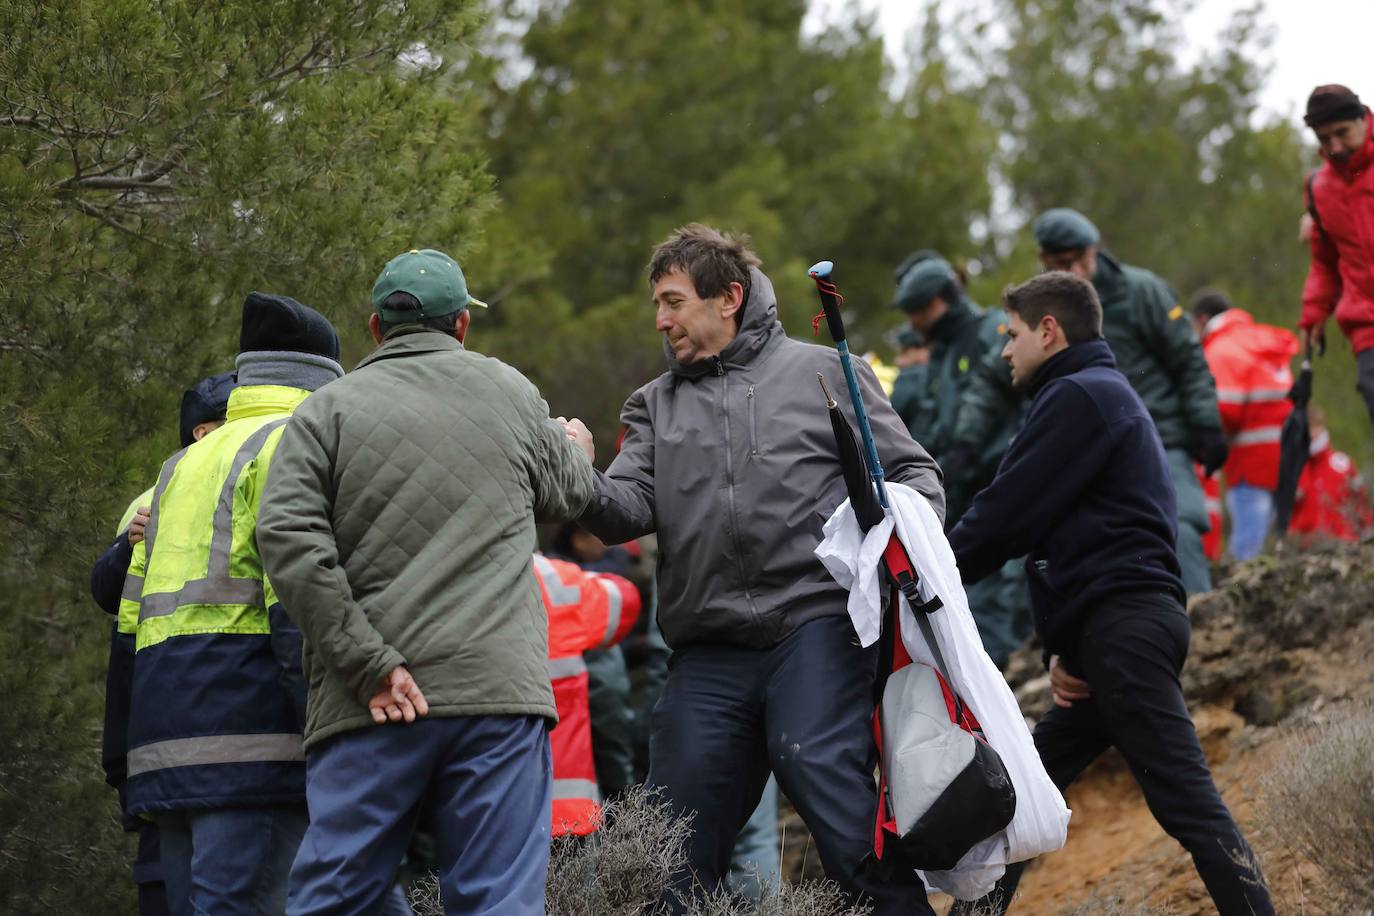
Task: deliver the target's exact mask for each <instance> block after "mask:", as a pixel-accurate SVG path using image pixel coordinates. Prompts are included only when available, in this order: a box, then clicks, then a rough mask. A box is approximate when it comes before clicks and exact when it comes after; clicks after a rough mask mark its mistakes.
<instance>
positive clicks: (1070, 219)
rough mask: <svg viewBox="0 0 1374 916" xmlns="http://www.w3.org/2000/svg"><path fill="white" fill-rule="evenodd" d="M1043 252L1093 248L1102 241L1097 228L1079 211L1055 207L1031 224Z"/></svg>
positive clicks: (1051, 252) (1052, 252)
mask: <svg viewBox="0 0 1374 916" xmlns="http://www.w3.org/2000/svg"><path fill="white" fill-rule="evenodd" d="M1031 231H1033V232H1034V233H1035V241H1036V242H1038V243H1039V245H1040V250H1041V251H1047V252H1049V253H1050V254H1054V253H1055V252H1059V251H1069V250H1071V249H1074V248H1091V247H1093V246H1094V245H1096V244H1098V243H1099V242H1101V241H1102V236H1101V234H1099V233H1098V231H1097V227H1096V226H1094V225H1093V224H1092V220H1090V219H1088V218H1087V217H1086V216H1084V215H1083V214H1082V213H1079V212H1078V211H1077V210H1070V209H1069V208H1068V207H1055V208H1054V209H1052V210H1046V211H1045V212H1044V213H1041V214H1040V215H1039V216H1037V217H1036V218H1035V222H1034V223H1032V224H1031Z"/></svg>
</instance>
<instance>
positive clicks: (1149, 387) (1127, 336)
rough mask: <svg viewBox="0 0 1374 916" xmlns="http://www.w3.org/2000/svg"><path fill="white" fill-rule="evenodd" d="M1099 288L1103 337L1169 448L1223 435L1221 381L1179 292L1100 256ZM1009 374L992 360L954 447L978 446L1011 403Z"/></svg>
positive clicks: (975, 385) (981, 373)
mask: <svg viewBox="0 0 1374 916" xmlns="http://www.w3.org/2000/svg"><path fill="white" fill-rule="evenodd" d="M1093 286H1095V287H1096V288H1097V295H1098V297H1099V298H1100V299H1101V300H1102V336H1103V337H1105V338H1106V339H1107V343H1108V344H1109V345H1110V346H1111V348H1112V355H1113V356H1115V357H1116V365H1117V368H1118V369H1120V370H1121V373H1122V374H1123V375H1125V376H1126V378H1127V379H1129V380H1130V382H1131V387H1133V388H1134V389H1135V390H1136V393H1137V394H1139V395H1140V399H1141V400H1142V401H1144V402H1145V408H1146V409H1147V410H1149V412H1150V416H1151V417H1152V418H1153V419H1154V421H1155V426H1156V427H1157V428H1158V430H1159V437H1160V439H1162V440H1163V441H1164V447H1165V449H1180V450H1183V451H1185V452H1187V453H1188V454H1192V453H1193V452H1194V451H1195V449H1196V447H1197V444H1198V433H1199V432H1200V431H1201V430H1203V429H1208V428H1210V429H1216V430H1220V429H1221V414H1220V413H1219V412H1218V410H1217V390H1216V383H1215V381H1214V380H1213V379H1212V371H1211V370H1210V369H1208V368H1207V360H1206V358H1205V357H1204V356H1203V354H1202V344H1200V343H1199V342H1198V339H1197V335H1196V334H1194V333H1193V327H1192V324H1191V323H1189V321H1188V318H1187V316H1186V315H1185V314H1184V309H1183V308H1182V307H1181V306H1180V305H1178V300H1177V297H1176V296H1175V295H1174V293H1173V291H1172V290H1171V289H1169V286H1168V284H1166V283H1165V282H1164V281H1163V280H1161V279H1160V278H1159V277H1157V276H1155V275H1154V274H1152V273H1151V272H1150V271H1148V270H1142V269H1141V268H1139V267H1131V266H1130V265H1127V264H1120V263H1118V262H1117V261H1116V259H1115V258H1113V257H1112V256H1111V255H1110V254H1108V253H1107V252H1105V251H1099V252H1098V255H1097V274H1096V275H1095V276H1094V277H1093ZM1015 397H1016V395H1015V392H1014V391H1013V389H1012V387H1011V368H1010V367H1009V366H1008V365H1007V364H1006V362H1005V361H1004V360H1002V359H1001V358H1000V357H999V356H994V355H992V354H989V357H988V359H986V360H985V364H984V365H983V366H981V367H980V368H979V370H978V372H977V373H976V376H975V378H974V380H973V382H972V383H971V384H970V385H969V390H968V393H967V394H966V396H965V404H964V407H963V409H962V410H961V411H960V412H959V422H958V426H957V429H956V430H955V433H954V438H955V441H957V442H968V443H979V442H981V441H982V437H983V436H985V435H986V434H987V432H986V431H987V429H988V428H990V427H991V426H992V425H993V424H994V422H995V420H996V418H998V417H999V416H1000V415H1001V411H1002V410H1004V409H1005V405H1006V404H1007V403H1008V399H1011V398H1015Z"/></svg>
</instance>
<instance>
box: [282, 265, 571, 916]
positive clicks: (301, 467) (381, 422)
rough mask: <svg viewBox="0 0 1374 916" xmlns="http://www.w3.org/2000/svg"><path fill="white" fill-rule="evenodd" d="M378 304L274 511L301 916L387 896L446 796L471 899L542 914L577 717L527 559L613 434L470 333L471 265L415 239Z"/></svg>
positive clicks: (446, 814)
mask: <svg viewBox="0 0 1374 916" xmlns="http://www.w3.org/2000/svg"><path fill="white" fill-rule="evenodd" d="M372 300H373V305H374V307H375V309H376V314H374V315H373V316H372V319H371V329H372V334H373V336H374V338H375V339H376V340H377V342H378V344H379V346H378V348H377V350H376V351H374V352H373V353H372V355H371V356H369V357H367V358H366V359H364V360H363V361H362V363H361V364H360V365H359V366H358V368H357V369H356V370H354V372H353V373H351V374H350V375H348V376H346V377H344V378H342V379H340V380H338V381H337V382H335V383H333V384H332V385H329V386H326V387H325V388H323V389H321V390H320V391H319V392H317V393H316V396H312V397H311V398H309V399H307V400H306V401H305V403H303V404H302V405H301V407H300V408H299V409H298V411H297V413H296V415H295V417H294V418H293V419H292V421H291V422H290V423H289V424H288V426H287V429H286V432H285V434H284V435H283V437H282V442H281V446H280V448H279V449H278V451H277V455H276V459H275V461H274V463H273V466H272V471H271V475H270V478H269V482H268V486H267V489H266V495H265V496H264V499H263V505H264V507H265V508H264V511H263V514H262V517H261V518H260V520H259V526H258V540H259V544H260V547H261V550H262V553H263V560H264V564H265V566H266V568H267V571H268V575H269V577H270V578H271V581H272V584H273V586H274V588H275V589H276V591H277V594H278V595H279V596H280V598H281V600H282V603H283V605H284V607H285V608H286V609H287V613H288V614H289V615H290V616H291V617H292V618H294V619H295V620H296V621H297V623H299V625H300V628H301V631H302V633H303V634H304V638H305V673H306V678H307V680H308V683H309V690H310V694H309V706H308V711H307V721H306V728H305V748H306V796H307V800H308V802H309V805H310V828H309V831H308V832H307V834H306V836H305V839H304V840H303V842H302V844H301V851H300V854H299V855H298V856H297V858H296V862H295V864H294V866H293V867H292V871H291V882H290V895H289V899H288V904H287V911H288V912H289V913H291V914H293V916H294V914H306V913H324V912H329V913H333V912H372V911H373V910H374V909H375V908H376V907H377V906H378V905H379V903H380V901H381V900H382V898H383V896H384V895H385V894H386V893H387V891H388V889H389V888H390V886H391V883H392V881H393V879H394V876H395V873H396V868H397V865H398V864H399V863H400V860H401V857H402V855H403V853H404V852H405V848H406V845H407V843H408V842H409V840H410V836H411V833H412V832H413V830H414V827H415V823H416V820H417V818H418V816H419V813H420V807H421V802H422V800H426V799H428V800H429V804H430V805H431V806H432V807H431V808H430V809H429V810H428V811H427V813H428V815H429V818H428V821H429V824H430V826H431V829H432V830H433V832H434V836H435V840H436V847H437V858H438V860H439V866H440V885H441V888H442V895H443V898H444V903H445V906H446V907H448V908H450V911H452V912H462V913H492V914H496V913H500V914H526V913H530V914H533V913H543V912H544V909H543V899H544V880H545V875H546V872H547V863H548V851H549V823H550V822H549V810H550V807H551V802H552V799H551V796H552V783H551V767H550V758H549V743H548V731H547V730H548V727H549V725H550V723H552V722H553V721H555V720H556V716H557V713H556V709H555V706H554V700H553V692H552V689H551V687H550V683H549V675H548V665H547V661H548V623H547V619H546V617H545V613H544V608H543V603H542V601H541V598H540V594H539V591H538V585H537V583H536V580H535V578H534V577H533V576H531V575H530V574H529V570H530V562H531V557H532V555H533V553H534V549H535V530H534V525H535V521H536V519H538V520H541V521H544V520H547V521H554V520H563V519H568V518H572V517H575V516H576V515H578V514H579V513H580V512H581V511H582V509H583V508H584V507H585V506H586V504H587V502H588V501H589V500H590V498H591V495H592V488H593V474H592V465H591V461H590V457H591V451H592V445H591V435H590V433H588V432H587V431H586V428H585V427H584V426H583V425H582V424H581V423H580V422H578V421H576V420H574V421H571V422H566V423H560V422H559V421H556V420H553V419H550V417H549V415H548V407H547V405H546V404H545V403H544V401H543V400H542V399H541V398H540V396H539V392H538V391H537V390H536V389H535V387H534V385H532V384H531V383H530V382H529V381H527V380H526V379H525V378H524V377H523V376H522V375H520V373H519V372H517V371H516V370H514V369H512V368H511V367H509V366H506V365H504V364H503V363H501V362H499V361H497V360H494V359H490V358H488V357H484V356H480V355H478V354H476V353H473V352H472V351H470V350H467V349H465V348H464V346H463V340H464V337H465V336H466V333H467V328H468V322H469V318H470V311H469V308H468V307H469V306H470V305H478V304H480V303H479V302H478V301H477V300H475V299H472V298H471V297H469V296H468V292H467V283H466V280H465V279H464V277H463V274H462V271H461V269H460V268H459V267H458V264H457V263H456V262H455V261H453V259H452V258H450V257H448V256H447V255H445V254H442V253H441V252H438V251H433V250H430V249H426V250H424V251H411V252H409V253H406V254H402V255H400V256H399V257H397V258H395V259H393V260H392V261H391V262H390V263H389V264H388V265H387V266H386V268H385V269H384V270H383V271H382V274H381V276H379V277H378V279H377V283H376V285H375V286H374V287H373V291H372Z"/></svg>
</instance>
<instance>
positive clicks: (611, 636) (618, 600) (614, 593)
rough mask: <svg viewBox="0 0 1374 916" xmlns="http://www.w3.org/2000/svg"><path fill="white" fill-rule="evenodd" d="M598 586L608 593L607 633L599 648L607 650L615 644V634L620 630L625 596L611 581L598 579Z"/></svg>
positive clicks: (598, 645) (602, 638)
mask: <svg viewBox="0 0 1374 916" xmlns="http://www.w3.org/2000/svg"><path fill="white" fill-rule="evenodd" d="M596 581H597V584H598V585H600V586H601V589H602V591H604V592H605V593H606V632H605V634H604V635H603V636H602V637H601V642H600V643H598V644H597V648H598V649H601V648H605V647H606V646H609V645H613V644H614V643H615V632H616V630H619V629H620V610H621V605H622V603H623V602H624V596H623V595H621V594H620V589H619V588H617V587H616V584H615V583H614V582H612V581H610V580H609V579H597V580H596Z"/></svg>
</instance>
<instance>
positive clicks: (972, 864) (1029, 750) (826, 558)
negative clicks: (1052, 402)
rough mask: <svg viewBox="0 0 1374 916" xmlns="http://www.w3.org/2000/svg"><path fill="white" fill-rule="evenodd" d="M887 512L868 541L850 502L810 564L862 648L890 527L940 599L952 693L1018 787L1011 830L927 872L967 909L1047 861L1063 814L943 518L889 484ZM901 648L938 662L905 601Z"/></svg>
mask: <svg viewBox="0 0 1374 916" xmlns="http://www.w3.org/2000/svg"><path fill="white" fill-rule="evenodd" d="M887 495H888V502H889V503H890V504H891V512H890V514H889V515H888V517H887V518H885V519H883V521H882V522H881V523H880V524H878V525H876V526H874V528H872V529H871V530H870V531H869V532H868V535H867V536H865V535H864V534H863V532H862V531H860V530H859V524H858V522H857V521H856V520H855V518H854V512H853V510H852V509H851V508H850V506H849V501H848V500H846V501H845V502H844V503H843V504H842V505H841V506H840V507H839V508H838V509H836V510H835V514H834V515H832V516H831V517H830V520H829V521H827V522H826V523H825V538H824V540H822V541H821V543H820V546H818V547H817V548H816V556H817V557H819V558H820V560H821V562H822V563H823V564H825V568H826V569H828V570H829V571H830V574H831V575H832V576H833V577H834V578H835V581H836V582H838V583H840V585H842V586H844V587H845V588H847V589H849V616H850V619H852V620H853V622H854V630H855V632H856V633H857V634H858V636H859V640H860V641H861V642H862V643H863V644H864V645H865V646H869V645H872V644H873V643H874V642H876V641H877V639H878V636H879V634H880V633H881V630H882V592H883V580H882V577H881V575H880V572H879V564H880V562H881V560H882V554H883V548H884V547H885V546H886V545H887V541H888V536H889V535H890V534H891V532H892V530H893V526H894V524H895V526H896V529H897V536H898V538H900V540H901V541H902V543H903V544H904V545H906V549H907V553H909V554H910V555H911V562H912V564H913V565H914V566H915V568H916V571H917V572H918V573H919V574H920V577H921V582H920V594H921V599H922V600H923V601H928V600H930V598H932V597H934V596H935V595H939V596H940V599H941V600H942V601H943V602H944V607H943V608H941V609H940V610H938V611H936V612H935V613H934V614H932V615H931V617H930V623H931V629H932V630H934V632H935V638H936V639H937V640H939V643H940V651H941V652H942V654H943V655H944V659H945V663H946V665H947V666H948V668H949V676H950V679H951V680H952V681H953V684H952V685H951V686H952V687H953V688H954V689H955V691H957V692H958V693H959V695H960V696H962V697H963V698H964V701H965V702H966V703H967V704H968V705H969V707H970V708H971V709H972V710H973V714H974V716H975V717H976V718H977V719H978V722H979V723H980V724H981V725H982V726H983V733H984V734H985V735H986V736H987V739H988V742H989V743H990V744H991V745H992V747H993V749H994V750H996V751H997V753H998V754H999V755H1001V757H1002V761H1003V763H1005V764H1006V767H1007V772H1008V773H1009V774H1010V775H1011V781H1012V785H1014V786H1015V787H1016V815H1015V816H1014V817H1013V818H1012V821H1011V823H1010V824H1009V825H1008V826H1007V829H1006V830H1004V831H1002V832H1001V833H999V834H997V835H996V836H993V837H989V838H988V839H987V840H984V841H983V842H982V843H980V844H978V845H977V846H975V847H974V848H973V849H971V850H969V851H968V853H967V854H965V856H964V857H963V858H962V859H960V860H959V864H958V865H957V866H955V867H954V868H953V869H951V870H949V871H943V872H926V873H924V874H923V876H922V877H924V878H925V881H926V883H927V884H928V885H929V886H931V887H933V888H936V889H938V890H941V891H944V892H945V893H947V894H950V895H951V896H953V897H956V898H958V899H960V900H973V899H976V898H978V897H981V896H982V895H983V894H985V893H987V892H988V891H990V890H992V887H993V885H994V884H995V883H996V882H997V879H998V878H1000V877H1001V876H1002V873H1003V872H1004V871H1005V869H1006V866H1007V864H1008V863H1011V862H1020V861H1023V860H1025V859H1030V858H1034V857H1035V856H1038V855H1042V854H1043V853H1047V852H1053V851H1054V850H1056V849H1059V848H1060V847H1062V846H1063V845H1064V841H1065V839H1066V838H1067V836H1068V828H1069V809H1068V807H1067V806H1066V805H1065V804H1064V797H1063V796H1062V795H1061V794H1060V793H1059V790H1058V789H1056V788H1055V786H1054V783H1053V782H1051V781H1050V778H1049V775H1048V774H1047V773H1046V772H1045V767H1044V766H1043V765H1042V764H1041V763H1040V756H1039V755H1038V754H1037V753H1036V751H1035V745H1034V743H1033V742H1032V741H1031V735H1030V731H1029V730H1028V729H1027V728H1026V721H1025V719H1024V718H1022V716H1021V710H1020V708H1018V706H1017V704H1016V697H1015V696H1013V695H1012V692H1011V688H1010V687H1008V686H1007V682H1006V681H1005V680H1003V679H1002V674H1001V672H1000V671H998V670H997V667H996V666H995V665H993V663H992V660H991V659H990V658H988V655H987V652H985V651H984V650H983V643H982V640H980V639H979V638H978V629H977V627H976V626H975V624H974V622H973V616H972V614H970V612H969V607H968V598H967V596H966V595H965V594H964V587H963V583H962V581H961V580H960V578H959V569H958V567H957V566H956V564H955V562H954V552H953V551H952V550H950V547H949V541H948V540H946V539H945V535H944V531H943V529H942V528H941V526H940V520H939V517H938V516H936V514H935V510H934V509H932V508H931V507H930V503H928V502H927V501H926V499H925V497H923V496H921V494H919V493H917V492H916V491H915V490H912V489H911V488H910V487H906V486H903V485H902V484H893V483H889V484H888V485H887ZM901 602H902V608H901V621H902V642H903V643H904V644H905V645H906V650H907V652H908V653H909V654H910V655H911V657H912V658H913V659H914V660H916V661H919V662H924V663H926V664H928V665H933V664H934V656H933V655H932V654H931V652H930V650H929V649H928V648H927V647H926V644H925V640H924V638H922V636H921V632H920V630H919V629H918V628H917V626H916V620H915V618H913V617H912V616H911V613H912V612H911V606H910V605H909V604H908V603H907V601H906V599H905V598H902V599H901Z"/></svg>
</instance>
